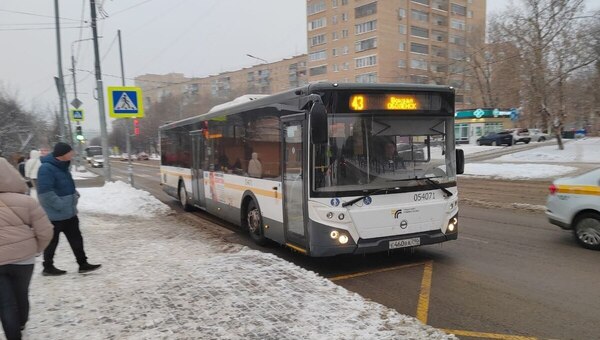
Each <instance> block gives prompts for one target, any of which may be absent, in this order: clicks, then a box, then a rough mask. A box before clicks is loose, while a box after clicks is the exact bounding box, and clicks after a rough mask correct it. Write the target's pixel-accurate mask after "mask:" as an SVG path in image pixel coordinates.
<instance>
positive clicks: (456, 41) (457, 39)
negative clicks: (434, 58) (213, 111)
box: [450, 35, 466, 46]
mask: <svg viewBox="0 0 600 340" xmlns="http://www.w3.org/2000/svg"><path fill="white" fill-rule="evenodd" d="M450 42H451V43H453V44H457V45H460V46H465V44H466V39H465V38H464V37H461V36H458V35H451V36H450Z"/></svg>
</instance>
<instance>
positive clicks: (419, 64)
mask: <svg viewBox="0 0 600 340" xmlns="http://www.w3.org/2000/svg"><path fill="white" fill-rule="evenodd" d="M410 68H414V69H417V70H427V61H425V60H420V59H411V60H410Z"/></svg>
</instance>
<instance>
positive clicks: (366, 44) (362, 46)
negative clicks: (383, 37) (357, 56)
mask: <svg viewBox="0 0 600 340" xmlns="http://www.w3.org/2000/svg"><path fill="white" fill-rule="evenodd" d="M354 47H355V50H356V52H362V51H366V50H370V49H373V48H376V47H377V38H370V39H366V40H361V41H357V42H356V43H355V44H354Z"/></svg>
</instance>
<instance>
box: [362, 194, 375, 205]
mask: <svg viewBox="0 0 600 340" xmlns="http://www.w3.org/2000/svg"><path fill="white" fill-rule="evenodd" d="M371 202H373V199H372V198H371V196H367V197H365V198H363V203H364V204H366V205H369V204H371Z"/></svg>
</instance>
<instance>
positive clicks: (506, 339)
mask: <svg viewBox="0 0 600 340" xmlns="http://www.w3.org/2000/svg"><path fill="white" fill-rule="evenodd" d="M442 331H444V332H446V333H449V334H454V335H460V336H468V337H473V338H483V339H503V340H538V339H539V338H536V337H533V336H520V335H512V334H499V333H482V332H471V331H461V330H458V329H442Z"/></svg>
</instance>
